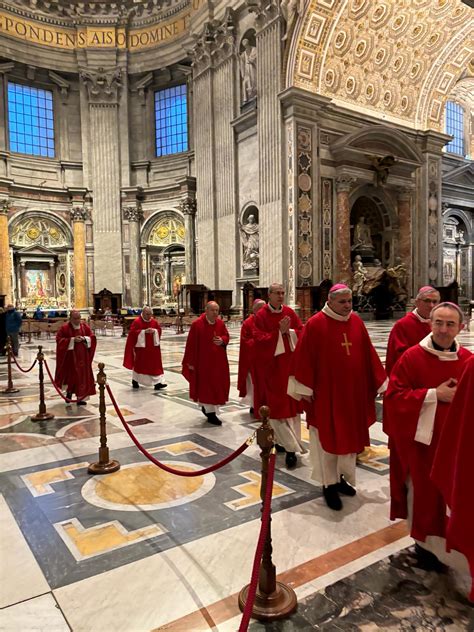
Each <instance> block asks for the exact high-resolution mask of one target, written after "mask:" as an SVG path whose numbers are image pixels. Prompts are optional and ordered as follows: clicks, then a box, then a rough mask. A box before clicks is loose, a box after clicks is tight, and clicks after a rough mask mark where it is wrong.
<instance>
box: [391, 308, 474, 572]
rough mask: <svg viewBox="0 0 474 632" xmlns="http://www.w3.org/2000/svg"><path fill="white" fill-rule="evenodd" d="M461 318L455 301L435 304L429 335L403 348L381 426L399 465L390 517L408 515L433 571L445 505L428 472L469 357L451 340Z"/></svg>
mask: <svg viewBox="0 0 474 632" xmlns="http://www.w3.org/2000/svg"><path fill="white" fill-rule="evenodd" d="M462 321H463V314H462V312H461V310H460V309H459V307H458V306H457V305H454V304H453V303H439V304H438V305H437V306H435V307H434V308H433V310H432V311H431V327H432V334H430V335H428V336H426V338H424V339H423V340H421V341H420V342H419V344H418V345H416V346H414V347H411V348H410V349H408V350H407V351H405V353H404V354H403V356H402V357H401V358H400V360H399V361H398V362H397V364H396V365H395V367H394V368H393V370H392V373H391V374H390V382H389V385H388V389H387V392H386V394H385V398H384V430H385V432H386V433H387V434H388V435H389V437H390V442H391V443H393V444H394V446H395V448H396V451H397V454H398V456H399V458H400V466H401V467H399V468H396V469H395V470H392V469H391V470H390V494H391V507H390V517H391V519H392V520H395V519H396V518H408V519H409V523H410V530H411V535H412V537H413V538H414V539H415V540H416V541H417V547H416V551H417V553H418V555H419V558H420V561H421V562H422V563H424V564H425V565H427V566H428V567H430V568H433V569H437V568H439V562H438V559H437V558H438V557H439V553H440V550H442V549H443V548H444V536H445V521H446V504H445V501H444V499H443V496H442V494H441V493H440V491H439V489H438V488H437V487H436V485H435V484H434V483H433V482H432V480H431V479H430V473H431V468H432V465H433V457H434V455H435V452H436V448H437V445H438V441H439V436H440V434H441V431H442V429H443V425H444V422H445V419H446V416H447V414H448V412H449V408H450V404H451V402H452V400H453V398H454V395H455V393H456V385H457V382H458V379H459V377H460V376H461V373H462V371H463V369H464V365H465V363H466V362H467V360H468V358H469V357H470V356H471V353H470V352H469V351H468V350H467V349H463V348H462V347H461V346H460V345H459V343H458V342H457V340H456V335H457V334H458V333H459V332H460V331H461V329H462V328H463V322H462ZM440 538H443V540H440Z"/></svg>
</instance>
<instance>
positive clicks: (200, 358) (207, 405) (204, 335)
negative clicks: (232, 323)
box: [182, 301, 230, 426]
mask: <svg viewBox="0 0 474 632" xmlns="http://www.w3.org/2000/svg"><path fill="white" fill-rule="evenodd" d="M218 316H219V305H218V304H217V303H215V302H214V301H210V302H209V303H208V304H207V305H206V311H205V312H204V314H202V315H201V316H200V317H199V318H198V319H197V320H195V321H194V322H193V324H192V325H191V329H190V331H189V335H188V339H187V341H186V348H185V351H184V357H183V361H182V374H183V376H184V377H185V378H186V380H187V381H188V382H189V396H190V397H191V399H192V400H194V401H195V402H198V404H200V406H201V410H202V412H203V414H204V415H205V416H206V417H207V421H208V422H209V423H210V424H213V425H215V426H220V425H221V424H222V421H221V420H220V419H219V417H218V416H217V414H218V412H219V406H222V405H223V404H225V403H226V402H227V400H228V399H229V389H230V374H229V363H228V361H227V352H226V347H227V345H228V344H229V332H228V331H227V327H226V326H225V324H224V321H223V320H221V319H220V318H218Z"/></svg>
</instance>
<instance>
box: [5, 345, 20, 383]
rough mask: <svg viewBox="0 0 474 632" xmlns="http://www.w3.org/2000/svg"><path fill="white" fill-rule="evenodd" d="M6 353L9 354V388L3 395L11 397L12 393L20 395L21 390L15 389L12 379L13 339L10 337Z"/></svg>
mask: <svg viewBox="0 0 474 632" xmlns="http://www.w3.org/2000/svg"><path fill="white" fill-rule="evenodd" d="M5 351H6V352H7V375H8V377H7V388H4V389H3V390H2V394H4V395H9V394H10V393H19V392H20V389H19V388H15V387H14V386H13V378H12V354H13V347H12V339H11V338H10V336H7V344H6V345H5Z"/></svg>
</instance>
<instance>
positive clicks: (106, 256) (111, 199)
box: [79, 68, 123, 294]
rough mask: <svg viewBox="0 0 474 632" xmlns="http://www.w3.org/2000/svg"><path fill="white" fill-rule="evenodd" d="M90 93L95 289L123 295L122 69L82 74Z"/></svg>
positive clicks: (100, 70)
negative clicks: (120, 110) (120, 121)
mask: <svg viewBox="0 0 474 632" xmlns="http://www.w3.org/2000/svg"><path fill="white" fill-rule="evenodd" d="M79 76H80V77H81V80H82V82H83V84H84V85H85V87H86V89H87V95H88V103H89V129H90V138H89V141H90V158H91V169H90V179H91V184H92V191H93V196H94V224H93V231H94V285H95V291H96V292H99V291H100V290H102V289H104V288H107V289H108V290H110V291H111V292H114V293H118V294H122V293H123V269H122V268H123V264H122V255H121V253H122V219H121V204H120V186H121V162H120V144H119V129H120V127H119V110H118V108H119V105H118V104H119V100H120V91H121V88H122V81H123V78H122V71H121V69H120V68H115V70H107V71H105V70H104V69H103V68H99V69H97V70H89V69H87V70H83V71H81V72H80V73H79Z"/></svg>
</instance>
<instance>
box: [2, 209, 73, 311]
mask: <svg viewBox="0 0 474 632" xmlns="http://www.w3.org/2000/svg"><path fill="white" fill-rule="evenodd" d="M10 244H11V247H12V254H13V269H14V293H15V297H16V300H17V301H18V303H20V304H21V305H22V306H25V307H34V306H36V305H42V306H44V307H67V306H68V305H69V304H70V303H71V300H72V299H73V297H72V286H73V279H72V275H71V270H72V265H73V254H72V240H71V237H70V235H69V234H68V230H67V228H66V227H65V226H63V225H61V224H60V223H59V222H57V221H55V220H53V219H51V218H49V217H46V216H45V215H36V214H35V215H30V214H28V215H26V216H23V217H21V218H19V219H18V220H16V221H15V222H13V224H12V226H11V229H10Z"/></svg>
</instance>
